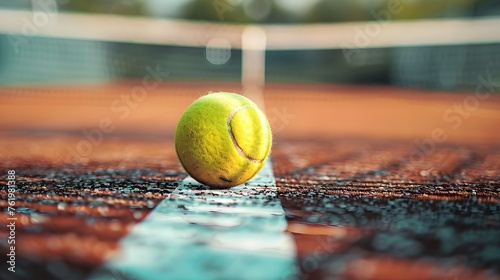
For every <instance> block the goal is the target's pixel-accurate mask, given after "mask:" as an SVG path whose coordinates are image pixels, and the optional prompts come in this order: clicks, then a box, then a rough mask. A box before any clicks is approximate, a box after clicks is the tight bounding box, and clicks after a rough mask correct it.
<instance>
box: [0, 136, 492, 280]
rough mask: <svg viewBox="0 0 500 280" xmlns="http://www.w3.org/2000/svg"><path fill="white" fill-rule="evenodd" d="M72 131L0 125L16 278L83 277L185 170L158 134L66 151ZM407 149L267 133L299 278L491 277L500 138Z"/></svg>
mask: <svg viewBox="0 0 500 280" xmlns="http://www.w3.org/2000/svg"><path fill="white" fill-rule="evenodd" d="M76 140H77V138H73V137H69V136H67V137H60V135H59V136H58V135H29V134H13V133H9V134H3V135H2V138H1V140H0V141H1V142H2V147H8V150H4V151H3V155H4V160H3V161H2V163H1V164H2V166H1V168H2V170H4V171H6V170H7V169H15V170H18V171H17V174H18V176H19V177H18V184H17V186H18V189H19V192H18V193H17V215H18V223H17V228H16V230H17V232H16V234H17V236H16V238H17V242H18V247H17V248H18V249H17V250H18V251H17V257H18V259H17V260H18V262H17V266H16V268H17V269H18V273H16V275H15V276H16V277H17V278H19V279H31V278H34V277H35V278H37V277H39V276H41V275H43V276H45V277H50V278H61V279H62V278H65V279H83V278H85V277H88V276H89V275H90V274H91V273H92V271H93V270H95V269H96V268H97V267H98V266H99V265H101V264H102V263H103V262H104V261H105V260H106V259H107V258H109V257H110V256H112V254H113V252H116V250H117V249H118V242H119V241H120V240H121V239H122V238H123V237H124V236H126V235H127V234H128V233H129V232H130V230H131V229H132V227H133V226H134V225H135V224H137V223H138V222H140V221H141V220H142V219H144V217H146V215H147V214H148V213H149V212H150V211H151V210H152V209H153V208H155V206H157V205H158V204H159V203H160V202H161V201H162V200H163V199H164V198H165V197H166V196H168V195H169V194H171V193H173V192H174V190H175V189H176V188H177V187H178V186H179V184H180V183H181V182H182V180H183V179H184V178H185V177H186V176H187V174H186V173H184V171H183V170H182V168H181V166H180V165H179V163H178V161H177V159H176V157H175V152H174V149H173V142H172V139H171V138H169V137H159V138H157V139H150V140H141V139H123V138H121V139H120V138H108V139H106V141H105V142H103V144H102V145H100V146H96V147H95V151H94V153H93V155H94V157H93V158H90V159H89V160H88V161H85V162H79V163H74V162H70V161H68V160H67V157H68V153H67V151H66V150H65V149H66V147H67V145H70V146H71V145H74V144H75V143H76V142H75V141H76ZM27 149H28V150H27ZM414 150H415V146H414V143H411V142H407V141H392V142H388V141H381V140H370V141H367V140H366V139H365V140H363V139H355V138H352V139H342V138H332V139H298V138H295V139H286V140H285V139H277V140H276V143H275V145H274V147H273V153H272V160H273V170H274V173H275V177H276V185H277V190H278V198H279V201H280V202H281V204H282V206H283V209H284V210H285V215H286V220H287V223H288V225H287V232H288V233H289V234H291V237H292V238H293V241H294V246H295V248H296V253H297V256H296V265H297V267H298V269H299V270H300V274H299V277H300V278H303V279H337V278H340V279H499V278H500V270H499V269H498V265H497V264H498V263H499V262H500V238H499V236H500V203H499V200H500V184H499V182H500V173H499V172H498V166H500V147H499V146H498V145H495V144H485V145H481V146H472V145H467V144H464V145H460V144H456V143H455V144H453V143H452V144H448V145H444V144H443V145H439V146H437V147H436V149H435V151H434V152H433V153H432V154H429V155H427V154H425V155H423V156H422V159H419V160H416V161H411V160H410V159H409V155H410V154H411V153H412V152H413V151H414ZM6 153H7V155H8V157H5V154H6ZM6 159H7V160H6ZM443 159H446V160H443ZM2 184H3V185H4V183H2ZM1 194H2V197H4V198H5V197H6V195H7V192H6V191H5V189H4V188H2V193H1ZM5 201H6V200H5V199H3V200H2V209H3V210H4V211H3V213H2V218H4V219H5V218H7V214H6V211H5V208H6V207H7V205H6V203H5ZM1 234H2V235H3V236H6V235H7V234H8V231H7V230H5V229H2V231H1ZM2 240H5V239H4V238H2ZM2 248H3V250H4V251H5V250H6V244H3V243H2ZM2 260H3V261H2V262H3V263H5V261H6V256H5V254H2ZM207 269H210V268H207ZM4 271H6V270H2V273H4ZM417 275H418V276H417ZM2 276H3V277H4V278H5V276H6V275H5V274H2ZM118 276H119V275H118ZM122 276H123V275H122ZM412 277H413V278H412ZM122 278H123V277H122ZM125 279H126V278H125Z"/></svg>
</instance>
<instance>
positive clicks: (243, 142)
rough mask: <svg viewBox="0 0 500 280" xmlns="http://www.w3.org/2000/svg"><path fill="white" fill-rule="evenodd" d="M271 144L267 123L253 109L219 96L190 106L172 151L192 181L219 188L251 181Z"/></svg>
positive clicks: (240, 99)
mask: <svg viewBox="0 0 500 280" xmlns="http://www.w3.org/2000/svg"><path fill="white" fill-rule="evenodd" d="M271 144H272V134H271V127H270V126H269V122H268V121H267V119H266V116H265V115H264V113H263V112H262V111H261V110H259V108H258V107H257V105H255V103H253V102H252V101H250V100H249V99H248V98H246V97H244V96H241V95H239V94H235V93H229V92H217V93H211V94H207V95H205V96H202V97H200V98H199V99H198V100H196V101H194V102H193V103H192V104H191V105H190V106H189V107H188V108H187V109H186V111H185V112H184V113H183V115H182V116H181V118H180V120H179V123H178V124H177V129H176V131H175V150H176V152H177V156H178V157H179V160H180V162H181V164H182V166H183V167H184V169H185V170H186V171H187V173H189V175H191V177H193V178H194V179H195V180H196V181H198V182H200V183H203V184H205V185H208V186H211V187H217V188H228V187H233V186H237V185H240V184H243V183H245V182H246V181H248V180H250V179H251V178H252V177H254V176H255V174H257V172H258V171H259V170H260V169H261V168H262V166H263V165H264V163H265V161H266V159H267V157H268V155H269V153H270V151H271Z"/></svg>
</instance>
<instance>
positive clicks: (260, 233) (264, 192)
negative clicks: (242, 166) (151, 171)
mask: <svg viewBox="0 0 500 280" xmlns="http://www.w3.org/2000/svg"><path fill="white" fill-rule="evenodd" d="M286 227H287V222H286V220H285V213H284V210H283V208H282V206H281V203H280V201H279V199H278V197H277V190H276V181H275V179H274V175H273V171H272V166H271V162H270V160H268V161H267V162H266V164H265V166H264V167H263V169H262V170H261V171H260V172H259V173H258V174H257V176H256V177H255V178H254V179H252V180H251V181H249V182H248V183H246V184H244V185H240V186H236V187H233V188H231V189H225V190H211V189H208V188H206V187H205V186H203V185H201V184H199V183H197V182H196V181H194V180H193V179H192V178H191V177H188V178H186V179H185V180H184V181H183V182H182V184H181V185H180V186H179V187H178V188H177V189H176V190H175V191H174V192H173V193H172V194H170V196H169V197H168V198H166V199H165V200H163V201H162V202H161V203H160V204H159V205H158V206H157V207H156V208H155V209H154V210H153V211H152V212H151V213H150V214H149V215H148V216H147V217H146V218H145V219H144V220H143V221H142V222H140V223H139V224H138V225H136V226H135V227H134V228H133V229H132V231H131V232H130V233H129V234H128V235H127V236H126V237H124V238H123V239H122V240H121V242H120V248H119V252H118V254H117V255H116V257H115V258H113V259H111V260H110V261H108V262H106V263H105V264H104V265H103V266H101V268H100V269H98V270H97V271H96V272H95V273H94V274H93V275H92V276H91V277H90V278H91V279H110V276H111V278H112V277H114V278H117V279H249V280H250V279H251V280H254V279H259V280H266V279H280V280H281V279H291V278H296V276H297V270H296V267H297V265H296V250H295V245H294V242H293V239H292V237H291V236H290V235H289V234H288V233H286V232H285V230H286Z"/></svg>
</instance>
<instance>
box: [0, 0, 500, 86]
mask: <svg viewBox="0 0 500 280" xmlns="http://www.w3.org/2000/svg"><path fill="white" fill-rule="evenodd" d="M0 10H1V11H3V16H1V17H2V18H3V19H2V20H1V21H0V85H23V84H40V83H47V84H54V83H68V84H74V83H96V82H107V81H114V80H124V79H134V78H137V79H140V78H142V77H144V75H145V74H147V72H146V70H145V68H146V67H147V66H148V65H159V66H158V67H160V68H161V69H163V71H165V72H168V73H169V76H168V79H171V80H193V79H195V80H215V81H219V80H220V81H238V80H239V79H240V78H241V69H242V65H241V64H242V52H241V48H240V47H238V46H234V45H233V44H232V41H231V40H227V38H224V36H218V37H217V38H214V40H213V41H209V42H208V43H207V42H205V43H206V44H205V45H204V44H194V45H193V44H184V43H182V42H178V43H176V42H171V43H170V44H158V43H154V42H150V43H148V42H147V40H146V41H141V42H127V40H117V41H116V40H115V41H112V40H102V36H98V35H99V30H98V28H95V26H94V27H88V28H86V26H85V24H82V25H80V26H78V28H74V27H75V26H76V24H75V26H70V27H72V28H73V29H72V30H73V31H71V32H74V33H78V31H74V30H78V29H82V30H85V31H86V32H85V33H86V35H85V38H82V37H81V36H71V35H68V34H66V35H65V36H60V35H57V36H52V35H50V34H49V33H50V32H46V30H47V28H46V25H47V26H48V25H49V24H51V21H57V20H56V19H57V17H56V16H55V15H56V14H58V13H70V14H73V13H76V14H84V15H99V16H100V17H102V16H103V15H105V16H106V15H107V16H111V17H114V16H116V15H122V16H125V17H127V18H136V17H141V18H144V17H145V18H148V19H151V20H156V19H164V20H168V21H174V22H175V21H179V22H197V23H200V28H206V27H205V25H203V24H202V23H204V22H212V23H214V24H216V26H218V24H221V23H225V24H229V26H234V25H237V26H238V25H242V24H266V25H269V26H275V25H276V26H280V27H281V28H288V29H287V32H286V33H287V34H294V32H295V31H294V29H293V28H297V30H298V31H297V33H296V34H297V36H296V38H295V43H293V45H292V43H291V46H290V48H289V49H286V48H284V47H283V46H282V47H280V48H279V49H269V50H267V51H266V52H265V79H266V81H267V82H279V83H341V84H351V83H355V84H391V85H397V86H403V87H415V88H422V89H437V90H446V91H462V90H473V89H475V87H476V86H477V84H478V76H481V75H483V76H484V75H485V72H488V73H498V72H500V71H499V70H500V43H499V42H500V40H499V39H498V38H497V39H494V38H496V36H498V35H496V34H497V33H499V32H498V30H500V24H499V22H500V21H499V20H498V19H499V18H500V2H499V1H497V0H169V1H164V0H121V1H111V0H31V1H29V0H19V1H11V0H0ZM19 11H35V12H38V13H40V15H39V17H38V18H36V17H35V16H33V17H31V16H24V18H23V16H22V14H21V15H20V14H12V13H13V12H14V13H15V12H19ZM44 14H45V17H44ZM24 15H26V14H24ZM9 16H11V18H15V19H19V22H18V23H17V25H16V26H17V27H16V28H12V26H13V25H14V24H13V23H12V20H10V19H9ZM46 19H48V20H47V22H48V23H47V24H45V23H44V22H45V20H46ZM86 19H87V20H90V21H92V19H91V18H86ZM478 19H487V20H490V21H485V22H484V23H483V24H482V25H478V26H482V27H477V28H476V27H474V30H477V33H478V34H480V35H482V37H481V38H479V39H477V38H476V37H474V35H477V34H470V35H471V36H470V40H464V39H463V38H464V37H465V38H468V37H467V34H465V35H464V34H461V32H462V28H460V24H464V25H468V24H469V23H468V22H469V21H471V20H472V21H474V20H478ZM426 21H427V22H428V24H427V25H425V26H427V29H428V32H425V30H424V31H422V28H419V31H418V32H416V33H415V35H414V36H415V37H421V38H418V40H419V42H418V44H411V43H408V44H405V43H404V41H403V43H401V40H400V41H399V42H398V40H397V38H398V37H399V36H401V35H410V36H411V34H412V33H413V32H414V30H413V29H412V28H411V27H408V28H406V29H405V27H404V26H403V27H402V28H403V30H404V33H405V34H402V33H401V32H400V31H401V29H398V32H395V31H393V29H390V28H387V30H385V27H386V26H389V25H388V24H389V23H391V24H392V23H394V22H423V23H425V22H426ZM449 21H452V23H453V24H455V25H458V28H452V29H451V30H453V31H454V32H451V33H453V34H449V38H447V41H446V43H442V42H441V43H436V41H435V40H434V39H435V38H433V36H432V34H433V33H434V32H435V31H439V30H444V29H443V28H444V27H441V25H446V24H447V23H446V22H449ZM100 22H106V21H100ZM331 23H336V24H333V25H328V24H331ZM370 23H371V25H370ZM9 24H10V25H9ZM109 24H113V23H112V22H110V23H109ZM325 24H327V25H325ZM349 24H353V25H349ZM305 25H307V26H323V27H325V28H322V29H318V30H317V31H315V32H316V33H317V34H315V36H316V37H320V38H321V37H323V38H325V40H326V41H328V38H335V37H336V36H337V32H336V30H337V29H336V28H337V26H338V27H339V28H341V29H342V30H347V31H348V32H349V31H350V32H351V34H350V36H351V37H352V39H353V40H352V42H349V41H345V42H344V41H341V40H340V45H339V44H338V43H334V44H324V45H323V46H321V47H318V46H308V45H307V40H304V41H302V40H301V37H302V36H303V34H304V33H301V32H300V30H299V27H300V26H305ZM455 27H456V26H455ZM19 28H21V29H19ZM210 28H213V26H211V27H210ZM447 28H448V27H447ZM14 29H15V30H14ZM193 29H195V26H193ZM198 30H199V28H198ZM161 31H162V30H161V29H158V31H157V32H156V34H157V36H159V37H161V36H162V32H161ZM391 32H392V33H391ZM93 33H95V34H96V36H95V38H93V37H94V36H93ZM279 33H280V32H275V33H274V34H275V35H276V34H278V35H279ZM474 33H476V32H474ZM217 34H221V32H218V33H217ZM379 34H382V35H383V36H385V37H387V38H389V39H387V40H385V41H384V43H383V44H378V43H375V44H371V43H372V41H373V40H375V41H376V40H377V39H379V37H381V36H379ZM137 35H140V34H137ZM454 35H457V36H458V37H457V38H455V37H454ZM185 36H187V37H189V36H191V37H194V38H193V39H192V40H193V41H196V38H195V37H196V36H198V35H197V34H195V33H191V32H189V31H186V33H185ZM436 36H439V37H442V36H441V35H439V34H438V35H436ZM74 37H78V38H74ZM391 38H395V40H393V39H391ZM492 38H493V39H492ZM28 41H29V43H26V42H28ZM131 41H133V40H131ZM394 41H395V42H394ZM211 43H213V44H212V45H213V47H211ZM301 44H303V46H302V45H301ZM488 73H487V74H486V75H489V74H488ZM495 91H498V87H495Z"/></svg>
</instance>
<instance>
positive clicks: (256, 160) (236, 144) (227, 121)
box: [226, 104, 262, 163]
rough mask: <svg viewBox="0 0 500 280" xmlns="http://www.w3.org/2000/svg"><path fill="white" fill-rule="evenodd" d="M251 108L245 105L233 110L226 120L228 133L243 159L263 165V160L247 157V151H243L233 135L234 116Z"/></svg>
mask: <svg viewBox="0 0 500 280" xmlns="http://www.w3.org/2000/svg"><path fill="white" fill-rule="evenodd" d="M249 107H251V105H250V104H247V105H243V106H240V107H238V108H235V109H233V110H232V111H231V112H230V113H229V116H228V117H227V120H226V123H227V131H228V132H229V136H230V137H231V141H232V142H233V146H234V147H235V148H236V150H237V151H238V153H239V154H240V155H241V156H242V157H245V158H246V159H248V160H249V161H252V162H256V163H261V162H262V159H256V158H252V157H251V156H249V155H247V154H246V153H245V151H243V149H242V148H241V147H240V145H239V144H238V141H236V137H235V136H234V133H233V129H232V127H231V120H232V119H233V117H234V115H235V114H236V113H237V112H238V111H240V110H243V109H246V108H249Z"/></svg>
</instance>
